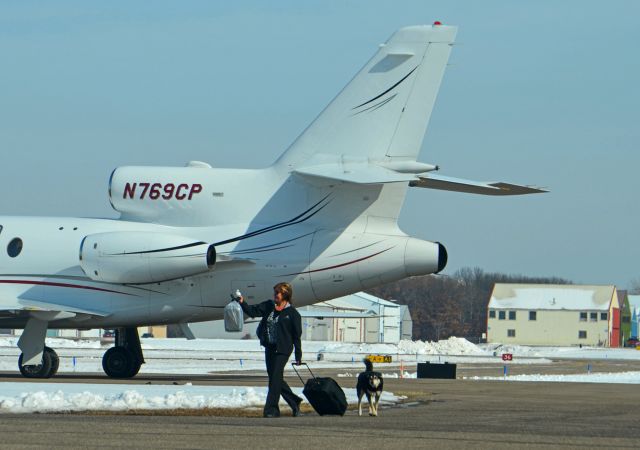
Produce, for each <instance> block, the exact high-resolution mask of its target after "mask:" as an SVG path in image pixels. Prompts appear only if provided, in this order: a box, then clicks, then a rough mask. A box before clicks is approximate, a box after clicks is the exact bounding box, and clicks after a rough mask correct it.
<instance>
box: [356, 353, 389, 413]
mask: <svg viewBox="0 0 640 450" xmlns="http://www.w3.org/2000/svg"><path fill="white" fill-rule="evenodd" d="M364 364H365V366H366V370H365V371H364V372H362V373H360V374H359V375H358V384H357V385H356V391H357V393H358V415H359V416H361V415H362V397H363V396H364V395H366V396H367V400H368V401H369V415H370V416H377V415H378V402H379V401H380V395H382V388H383V385H384V381H383V380H382V374H381V373H380V372H374V371H373V363H372V362H371V361H369V360H368V359H366V358H365V360H364Z"/></svg>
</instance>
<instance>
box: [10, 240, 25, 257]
mask: <svg viewBox="0 0 640 450" xmlns="http://www.w3.org/2000/svg"><path fill="white" fill-rule="evenodd" d="M21 251H22V239H20V238H13V239H11V242H9V245H7V253H8V254H9V256H11V257H12V258H15V257H16V256H18V255H19V254H20V252H21Z"/></svg>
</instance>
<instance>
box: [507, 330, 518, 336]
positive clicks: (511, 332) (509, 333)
mask: <svg viewBox="0 0 640 450" xmlns="http://www.w3.org/2000/svg"><path fill="white" fill-rule="evenodd" d="M507 337H516V330H507Z"/></svg>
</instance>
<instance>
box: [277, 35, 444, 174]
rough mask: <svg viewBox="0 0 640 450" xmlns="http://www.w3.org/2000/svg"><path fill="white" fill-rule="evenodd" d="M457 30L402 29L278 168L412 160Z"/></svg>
mask: <svg viewBox="0 0 640 450" xmlns="http://www.w3.org/2000/svg"><path fill="white" fill-rule="evenodd" d="M456 32H457V28H456V27H452V26H443V25H433V26H412V27H406V28H401V29H400V30H398V31H396V32H395V33H394V34H393V36H391V38H390V39H389V40H388V41H387V42H386V43H385V44H383V45H381V46H380V49H379V50H378V52H377V53H376V54H375V55H374V56H373V58H372V59H371V60H370V61H369V62H368V63H367V64H366V65H365V66H364V68H362V70H361V71H360V72H359V73H358V74H357V75H356V76H355V77H354V78H353V80H351V82H350V83H349V84H348V85H347V86H346V87H345V88H344V89H343V90H342V92H340V93H339V94H338V96H337V97H336V98H334V99H333V101H332V102H331V103H330V104H329V105H328V106H327V107H326V108H325V110H324V111H322V113H321V114H320V115H319V116H318V117H317V118H316V120H315V121H314V122H313V123H312V124H311V125H310V126H309V127H308V128H307V129H306V130H305V131H304V132H303V133H302V134H301V135H300V136H299V137H298V138H297V139H296V140H295V142H294V143H293V144H292V145H291V146H290V147H289V149H287V151H286V152H285V153H284V154H283V155H282V156H281V157H280V159H279V160H278V162H277V164H281V165H284V166H286V167H288V168H290V169H291V168H293V169H296V168H299V167H301V166H304V165H305V163H306V161H307V160H309V159H310V158H311V157H312V156H313V155H317V154H325V155H331V156H334V157H335V156H338V157H344V158H355V159H361V158H368V159H371V160H389V159H390V158H397V159H405V160H413V161H415V160H416V157H417V155H418V153H419V151H420V147H421V145H422V140H423V138H424V134H425V131H426V129H427V124H428V122H429V118H430V116H431V110H432V108H433V105H434V103H435V99H436V95H437V93H438V90H439V88H440V81H441V79H442V75H443V73H444V69H445V67H446V65H447V61H448V60H449V53H450V51H451V44H452V43H453V40H454V38H455V35H456Z"/></svg>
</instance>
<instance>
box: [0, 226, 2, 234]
mask: <svg viewBox="0 0 640 450" xmlns="http://www.w3.org/2000/svg"><path fill="white" fill-rule="evenodd" d="M0 233H2V225H0Z"/></svg>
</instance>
